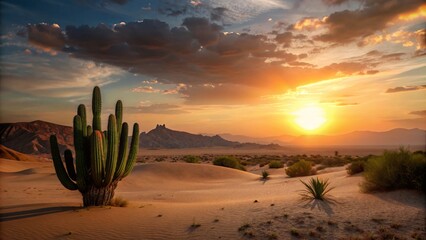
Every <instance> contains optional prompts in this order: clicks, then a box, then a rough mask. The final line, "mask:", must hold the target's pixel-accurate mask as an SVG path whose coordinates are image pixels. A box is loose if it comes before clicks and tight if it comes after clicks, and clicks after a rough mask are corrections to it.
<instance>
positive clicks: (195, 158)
mask: <svg viewBox="0 0 426 240" xmlns="http://www.w3.org/2000/svg"><path fill="white" fill-rule="evenodd" d="M183 160H184V161H185V162H187V163H199V162H200V161H201V159H200V157H198V156H192V155H186V156H184V157H183Z"/></svg>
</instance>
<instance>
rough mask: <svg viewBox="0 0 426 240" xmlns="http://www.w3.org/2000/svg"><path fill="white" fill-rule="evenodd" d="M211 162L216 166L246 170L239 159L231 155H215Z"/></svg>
mask: <svg viewBox="0 0 426 240" xmlns="http://www.w3.org/2000/svg"><path fill="white" fill-rule="evenodd" d="M213 164H214V165H216V166H222V167H228V168H235V169H239V170H243V171H245V170H246V169H245V168H244V166H243V165H241V163H240V161H239V160H238V159H237V158H235V157H232V156H223V157H217V158H216V159H215V160H214V161H213Z"/></svg>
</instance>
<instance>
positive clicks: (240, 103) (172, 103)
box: [0, 0, 426, 137]
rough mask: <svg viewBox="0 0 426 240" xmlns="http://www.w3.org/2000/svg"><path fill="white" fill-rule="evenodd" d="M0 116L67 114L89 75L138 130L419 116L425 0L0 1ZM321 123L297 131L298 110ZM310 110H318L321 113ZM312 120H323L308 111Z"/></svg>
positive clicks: (281, 128)
mask: <svg viewBox="0 0 426 240" xmlns="http://www.w3.org/2000/svg"><path fill="white" fill-rule="evenodd" d="M0 5H1V6H0V13H1V25H0V41H1V42H0V63H1V72H0V75H1V80H0V122H27V121H34V120H44V121H49V122H54V123H58V124H63V125H72V118H73V116H74V115H75V112H76V109H77V106H78V104H80V103H83V104H85V105H86V106H87V107H88V108H90V105H91V92H92V89H93V87H94V86H100V88H101V91H102V98H103V119H104V120H105V121H106V119H107V115H108V114H110V113H113V111H114V109H113V108H114V104H115V101H117V100H118V99H121V100H122V101H123V104H124V120H125V121H127V122H129V123H133V122H138V123H139V125H140V128H141V130H142V131H149V130H151V129H152V128H154V127H155V126H156V124H166V126H167V127H168V128H171V129H176V130H181V131H188V132H192V133H204V134H220V133H230V134H239V135H246V136H252V137H267V136H279V135H301V134H323V135H337V134H343V133H349V132H352V131H362V130H368V131H386V130H390V129H393V128H422V129H425V128H426V77H425V73H426V21H425V20H426V3H425V2H424V1H423V0H234V1H227V0H158V1H145V0H142V1H137V0H64V1H55V0H38V1H29V0H28V1H23V0H13V1H12V0H1V1H0ZM312 109H313V110H312ZM307 111H308V112H309V113H308V114H307V115H306V114H305V115H303V116H302V118H304V119H302V120H304V121H308V122H309V123H312V121H314V122H315V120H317V122H320V123H321V124H319V126H318V127H315V129H307V127H304V126H303V124H302V125H301V124H300V123H299V122H298V120H297V119H298V117H300V114H303V113H305V112H307ZM319 115H320V116H319ZM320 120H321V121H320Z"/></svg>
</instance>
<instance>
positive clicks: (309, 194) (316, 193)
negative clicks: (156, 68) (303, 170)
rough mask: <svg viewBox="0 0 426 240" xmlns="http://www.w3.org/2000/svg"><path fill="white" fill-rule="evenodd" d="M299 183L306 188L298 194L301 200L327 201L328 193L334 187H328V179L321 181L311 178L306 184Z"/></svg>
mask: <svg viewBox="0 0 426 240" xmlns="http://www.w3.org/2000/svg"><path fill="white" fill-rule="evenodd" d="M300 181H301V182H302V183H303V185H305V187H306V189H305V190H303V191H302V193H301V194H300V195H301V196H302V198H303V199H318V200H327V194H328V192H330V191H331V190H333V189H334V187H330V186H329V185H330V183H329V182H328V179H325V180H322V179H319V178H318V177H317V178H316V179H315V178H311V179H310V180H309V182H308V183H306V182H304V181H302V180H300Z"/></svg>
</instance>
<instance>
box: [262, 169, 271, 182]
mask: <svg viewBox="0 0 426 240" xmlns="http://www.w3.org/2000/svg"><path fill="white" fill-rule="evenodd" d="M268 178H269V172H268V171H266V170H263V171H262V180H266V179H268Z"/></svg>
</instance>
